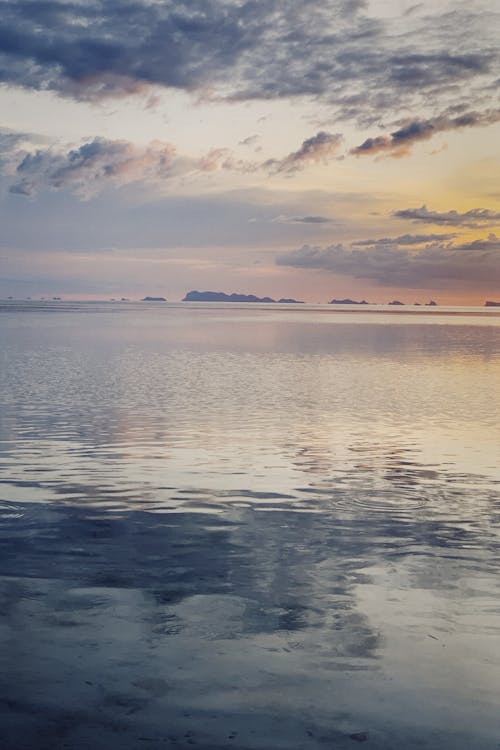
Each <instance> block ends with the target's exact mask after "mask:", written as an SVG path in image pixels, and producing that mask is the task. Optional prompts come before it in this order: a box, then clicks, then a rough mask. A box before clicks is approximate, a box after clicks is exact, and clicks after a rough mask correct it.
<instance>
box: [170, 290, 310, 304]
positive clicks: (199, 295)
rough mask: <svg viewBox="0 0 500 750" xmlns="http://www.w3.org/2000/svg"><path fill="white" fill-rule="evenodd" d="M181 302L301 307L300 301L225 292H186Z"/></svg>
mask: <svg viewBox="0 0 500 750" xmlns="http://www.w3.org/2000/svg"><path fill="white" fill-rule="evenodd" d="M182 302H272V303H278V304H280V303H281V304H283V303H292V304H293V303H295V304H298V305H303V304H304V303H303V302H302V301H301V300H296V299H291V298H284V297H282V298H281V299H278V300H275V299H273V298H272V297H256V296H255V294H226V293H225V292H198V291H196V290H193V291H191V292H188V293H187V294H186V296H185V297H184V299H183V300H182Z"/></svg>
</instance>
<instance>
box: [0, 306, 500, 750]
mask: <svg viewBox="0 0 500 750" xmlns="http://www.w3.org/2000/svg"><path fill="white" fill-rule="evenodd" d="M0 413H1V424H0V748H1V750H60V749H61V750H62V749H63V748H69V749H70V750H88V749H89V750H90V749H91V750H137V749H138V748H151V749H152V750H157V749H158V748H172V749H174V750H190V749H193V750H196V748H198V750H227V749H228V748H232V749H234V750H349V749H351V750H355V748H356V747H358V746H361V747H366V748H367V750H371V749H372V748H374V749H376V750H498V748H499V747H500V710H499V706H500V309H498V310H495V309H494V308H488V309H486V308H458V307H457V308H443V307H436V308H428V307H421V308H418V307H408V306H404V307H400V308H398V309H396V308H394V307H371V306H363V307H360V306H354V307H351V306H340V305H339V306H334V305H317V306H314V305H293V304H283V305H282V304H274V305H265V304H264V305H263V304H257V303H253V304H237V303H228V304H216V303H192V304H188V303H177V304H175V303H146V302H142V303H139V302H137V303H134V302H120V303H118V302H116V303H114V302H103V303H97V302H82V303H79V302H65V301H51V302H48V301H46V302H35V301H32V302H26V301H25V302H16V301H15V300H13V301H5V302H1V303H0Z"/></svg>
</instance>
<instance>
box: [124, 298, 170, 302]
mask: <svg viewBox="0 0 500 750" xmlns="http://www.w3.org/2000/svg"><path fill="white" fill-rule="evenodd" d="M124 301H125V300H124ZM166 301H167V300H166V299H165V297H144V299H142V300H141V302H166Z"/></svg>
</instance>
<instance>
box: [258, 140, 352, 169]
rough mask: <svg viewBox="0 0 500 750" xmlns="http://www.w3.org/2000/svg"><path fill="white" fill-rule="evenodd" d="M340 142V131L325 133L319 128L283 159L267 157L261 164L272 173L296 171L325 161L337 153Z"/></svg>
mask: <svg viewBox="0 0 500 750" xmlns="http://www.w3.org/2000/svg"><path fill="white" fill-rule="evenodd" d="M341 142H342V136H341V135H340V133H327V132H325V131H324V130H321V131H320V132H319V133H316V135H313V136H312V137H311V138H307V139H306V140H305V141H304V142H303V143H302V146H301V147H300V148H299V149H298V150H297V151H292V153H290V154H288V156H285V157H284V158H283V159H268V160H267V161H265V162H264V163H263V165H262V166H263V167H264V168H267V169H268V170H269V171H270V172H271V173H272V174H278V173H280V172H287V173H289V174H290V173H293V172H297V171H299V170H301V169H304V167H306V166H308V165H309V164H311V163H317V162H327V161H328V160H329V159H331V158H332V157H333V156H335V155H336V154H337V152H338V149H339V147H340V144H341Z"/></svg>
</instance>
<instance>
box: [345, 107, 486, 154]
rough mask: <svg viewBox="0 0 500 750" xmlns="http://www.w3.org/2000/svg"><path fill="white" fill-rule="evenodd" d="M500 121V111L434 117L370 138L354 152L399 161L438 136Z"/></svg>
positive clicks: (412, 122) (353, 152) (353, 151)
mask: <svg viewBox="0 0 500 750" xmlns="http://www.w3.org/2000/svg"><path fill="white" fill-rule="evenodd" d="M499 121H500V111H499V110H497V111H491V110H488V111H486V112H467V113H465V114H462V115H460V116H458V117H452V118H450V117H446V116H440V117H434V118H432V119H429V120H412V121H410V122H407V123H406V124H405V125H403V126H402V127H401V128H399V129H398V130H395V131H394V132H393V133H391V134H390V135H379V136H377V137H375V138H367V139H366V141H364V142H363V143H362V144H361V145H360V146H357V147H356V148H353V149H352V150H351V154H354V155H355V156H363V155H372V154H379V153H386V154H387V155H389V156H393V157H395V158H399V157H401V156H406V155H407V154H408V153H409V151H410V149H411V147H412V146H413V144H414V143H418V142H419V141H426V140H428V139H429V138H432V137H433V136H434V135H437V134H438V133H443V132H445V131H450V130H460V129H462V128H472V127H478V126H484V125H492V124H494V123H496V122H499Z"/></svg>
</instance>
